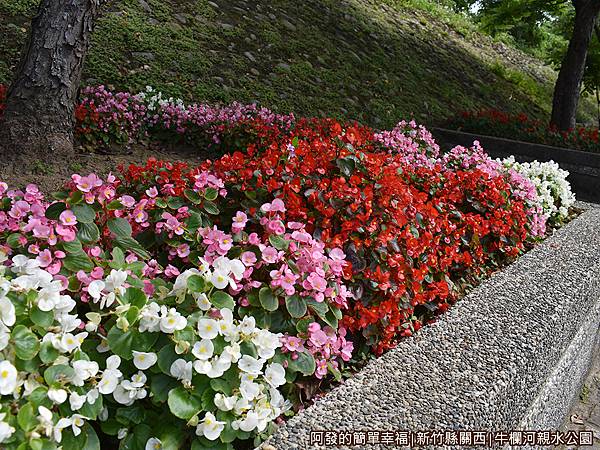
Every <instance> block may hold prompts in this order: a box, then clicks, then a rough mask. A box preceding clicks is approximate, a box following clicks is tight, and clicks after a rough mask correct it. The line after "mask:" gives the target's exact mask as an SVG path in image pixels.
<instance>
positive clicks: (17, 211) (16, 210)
mask: <svg viewBox="0 0 600 450" xmlns="http://www.w3.org/2000/svg"><path fill="white" fill-rule="evenodd" d="M30 209H31V205H30V204H29V203H27V202H26V201H23V200H18V201H16V202H15V203H14V204H13V206H12V207H11V208H10V211H9V212H8V215H9V216H10V217H12V218H13V219H20V218H22V217H25V216H26V215H27V213H28V212H29V211H30Z"/></svg>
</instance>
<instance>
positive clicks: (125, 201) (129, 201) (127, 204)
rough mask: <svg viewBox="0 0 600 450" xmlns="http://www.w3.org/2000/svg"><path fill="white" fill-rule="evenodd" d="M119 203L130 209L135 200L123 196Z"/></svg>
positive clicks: (129, 196)
mask: <svg viewBox="0 0 600 450" xmlns="http://www.w3.org/2000/svg"><path fill="white" fill-rule="evenodd" d="M119 201H120V202H121V204H122V205H123V206H125V207H126V208H131V207H132V206H133V205H135V198H133V197H132V196H131V195H123V196H122V197H121V198H120V199H119Z"/></svg>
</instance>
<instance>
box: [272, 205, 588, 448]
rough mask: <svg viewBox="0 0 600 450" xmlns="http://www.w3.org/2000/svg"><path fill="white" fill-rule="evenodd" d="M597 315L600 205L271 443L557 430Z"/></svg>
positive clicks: (576, 386)
mask: <svg viewBox="0 0 600 450" xmlns="http://www.w3.org/2000/svg"><path fill="white" fill-rule="evenodd" d="M599 323H600V209H597V208H590V209H588V210H587V211H585V212H584V213H583V214H582V215H581V216H579V217H578V218H577V219H575V220H574V221H572V222H571V223H569V224H568V225H567V226H565V227H563V228H562V229H560V230H558V231H557V232H556V233H555V234H554V235H553V236H552V237H550V238H548V239H547V240H546V241H545V242H543V243H542V244H540V245H538V246H537V247H536V248H534V249H533V250H532V251H530V252H528V253H527V254H525V255H523V256H522V257H521V258H519V259H518V260H517V261H516V262H515V263H513V264H511V265H510V266H509V267H507V268H506V269H505V270H503V271H501V272H499V273H497V274H495V275H493V276H492V277H491V278H490V279H488V280H487V281H485V282H484V283H482V284H481V285H480V286H479V287H478V288H477V289H475V290H474V291H473V292H472V293H470V294H469V295H468V296H467V297H465V298H464V299H462V300H461V301H460V302H459V303H458V304H457V305H455V306H454V307H453V308H451V310H450V311H449V312H447V313H446V314H445V315H444V316H443V317H442V318H441V319H440V320H439V321H438V322H437V323H435V324H433V325H431V326H428V327H425V328H423V329H421V330H420V331H419V332H418V333H416V334H415V336H413V337H412V338H409V339H405V340H404V341H402V342H401V343H400V345H399V346H398V347H397V348H396V349H394V350H392V351H390V352H388V353H386V354H385V355H383V356H382V357H381V358H379V359H377V360H375V361H372V362H371V363H370V364H368V365H367V366H366V367H365V368H364V369H363V370H362V371H361V372H360V373H359V374H357V375H356V376H355V377H353V378H352V379H350V380H348V381H347V382H346V383H345V384H343V385H342V386H340V387H338V388H336V389H334V390H332V391H331V392H329V393H328V394H327V395H326V396H325V397H324V398H322V399H321V400H319V401H317V402H316V403H315V404H314V405H313V406H311V407H309V408H307V409H306V410H304V411H302V412H301V413H300V414H298V415H297V416H295V417H293V418H292V419H291V420H289V422H287V423H286V424H285V425H284V426H282V427H281V428H280V429H279V430H278V431H277V433H275V434H274V435H273V436H272V437H271V438H270V440H269V441H267V443H266V444H270V445H272V446H273V447H275V448H276V449H277V450H284V449H286V450H287V449H299V450H300V449H301V450H305V449H313V448H314V449H317V448H327V447H322V446H314V445H309V438H310V431H311V430H336V431H341V430H349V431H366V430H381V431H384V430H393V431H395V430H411V431H418V430H444V429H455V430H459V429H468V430H495V431H506V430H548V429H559V428H560V426H561V424H562V423H563V419H564V417H565V415H566V414H567V412H568V411H569V408H570V406H571V404H572V401H573V400H574V398H575V397H576V395H578V394H579V391H580V388H581V383H582V381H583V379H584V377H585V375H586V373H587V371H588V368H589V365H590V360H591V357H592V355H593V350H594V346H595V345H596V344H597V341H598V327H599ZM329 448H332V447H329ZM338 448H358V447H344V446H340V447H338ZM360 448H382V449H383V448H387V449H390V448H399V447H394V446H393V445H392V446H387V447H386V446H368V445H367V446H364V445H362V446H360Z"/></svg>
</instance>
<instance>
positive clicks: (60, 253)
mask: <svg viewBox="0 0 600 450" xmlns="http://www.w3.org/2000/svg"><path fill="white" fill-rule="evenodd" d="M54 257H55V258H58V259H64V258H66V257H67V254H66V253H65V252H63V251H62V250H56V251H55V252H54Z"/></svg>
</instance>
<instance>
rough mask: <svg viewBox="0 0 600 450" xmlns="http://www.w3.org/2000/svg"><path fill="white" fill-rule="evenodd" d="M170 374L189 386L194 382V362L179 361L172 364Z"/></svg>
mask: <svg viewBox="0 0 600 450" xmlns="http://www.w3.org/2000/svg"><path fill="white" fill-rule="evenodd" d="M169 372H171V375H172V376H173V377H175V378H177V379H178V380H181V381H182V382H183V384H184V385H185V384H189V383H191V382H192V361H186V360H185V359H181V358H180V359H177V360H175V361H173V364H171V368H170V369H169Z"/></svg>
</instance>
